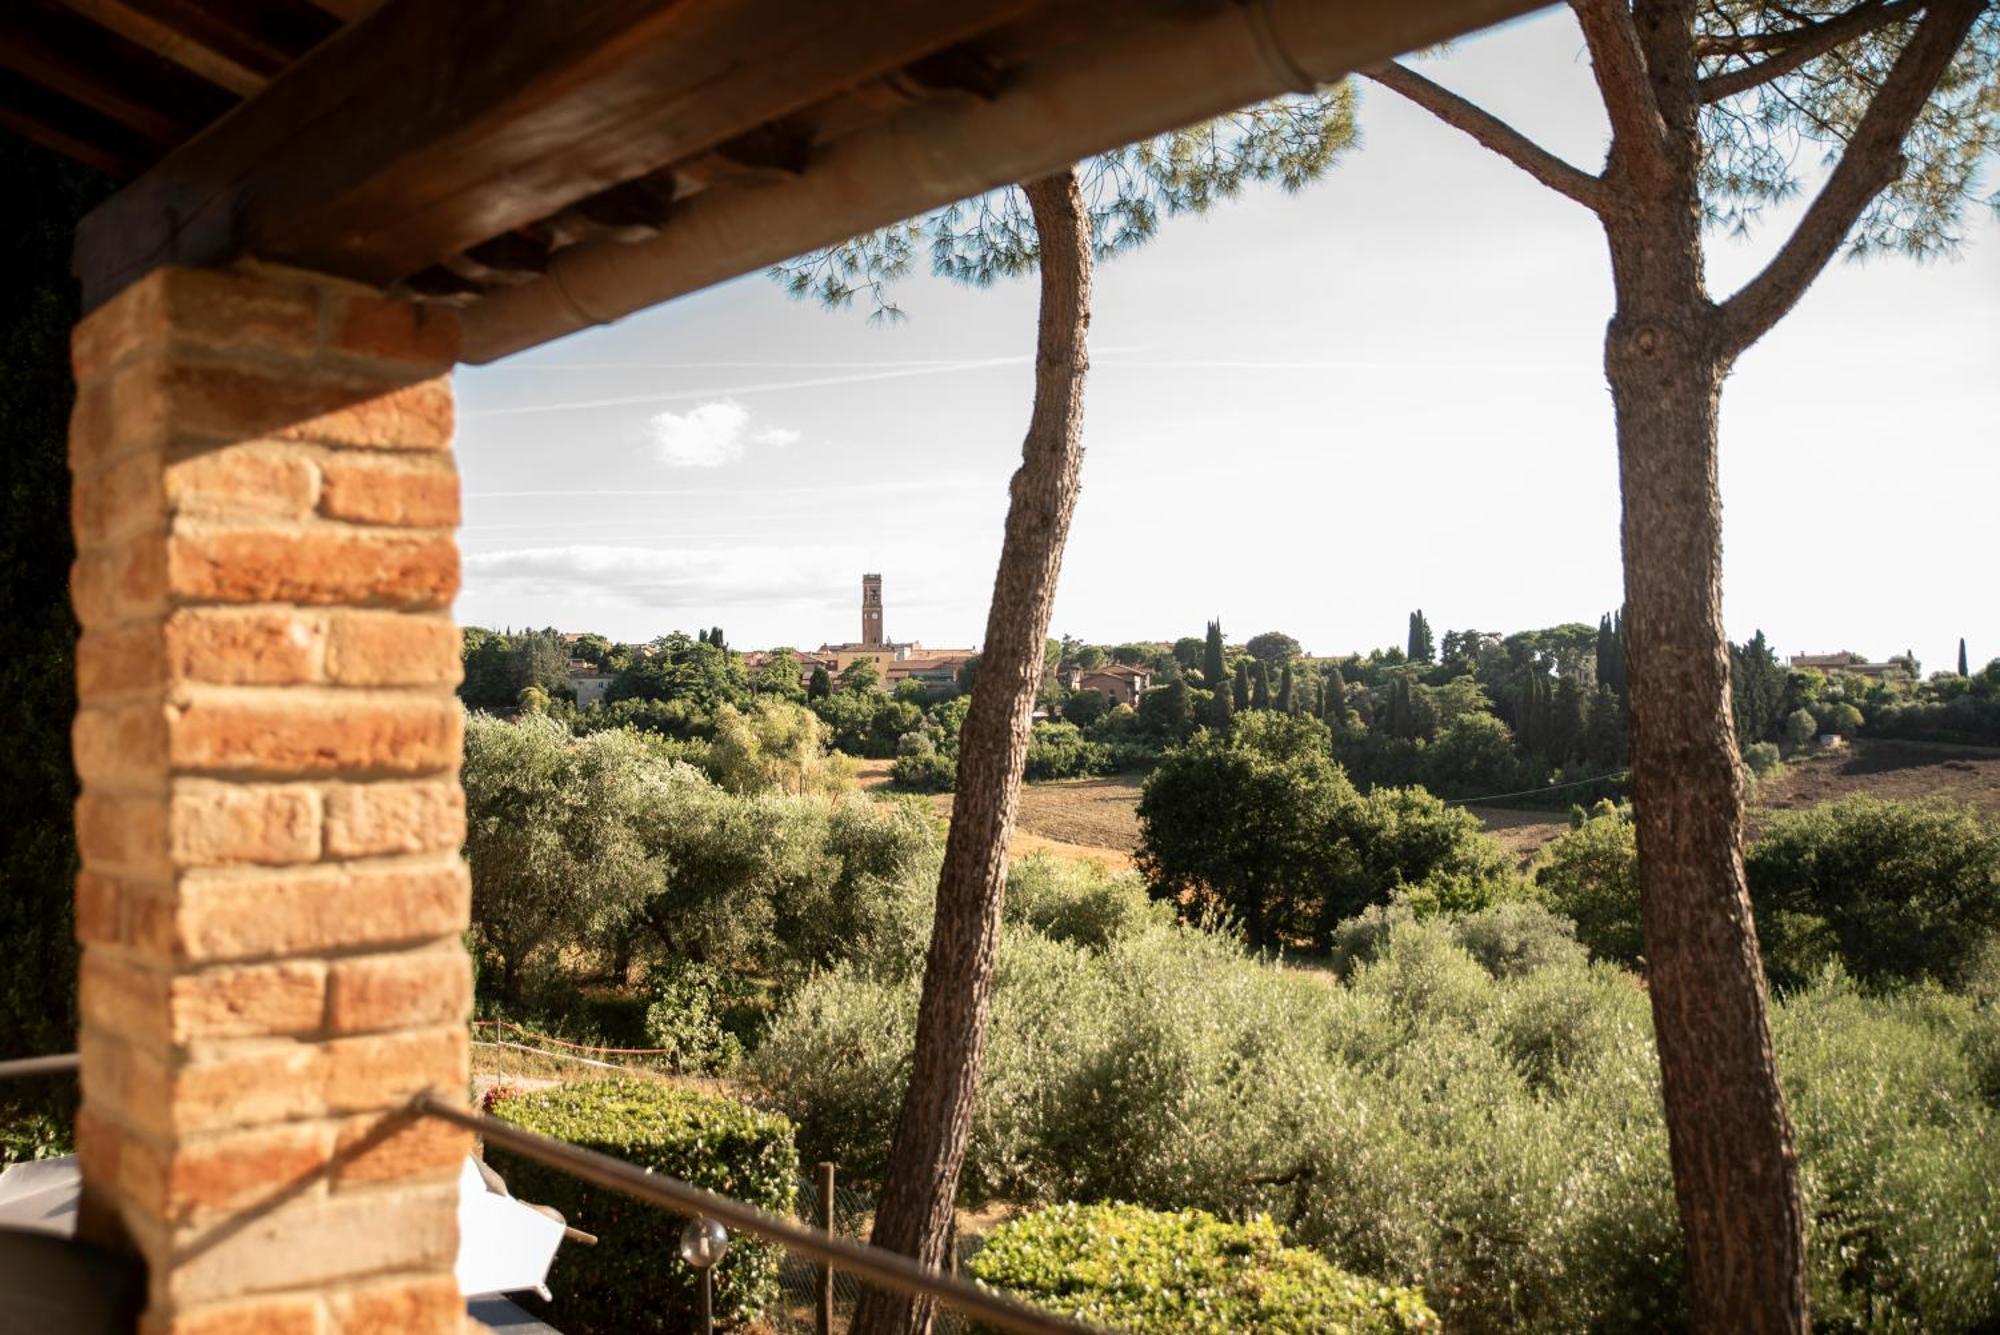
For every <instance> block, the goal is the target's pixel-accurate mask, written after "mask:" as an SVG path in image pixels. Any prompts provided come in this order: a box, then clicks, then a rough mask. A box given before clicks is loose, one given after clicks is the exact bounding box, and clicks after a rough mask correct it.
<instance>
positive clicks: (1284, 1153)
mask: <svg viewBox="0 0 2000 1335" xmlns="http://www.w3.org/2000/svg"><path fill="white" fill-rule="evenodd" d="M1489 913H1491V914H1492V915H1493V917H1492V918H1491V919H1488V918H1486V917H1485V915H1472V916H1470V917H1468V918H1465V919H1452V918H1450V917H1437V918H1432V919H1429V920H1416V919H1413V918H1410V917H1409V916H1408V915H1407V911H1406V910H1401V909H1398V908H1395V907H1389V908H1384V909H1379V910H1372V911H1371V913H1370V914H1369V915H1363V916H1364V917H1365V918H1366V917H1372V918H1374V919H1375V920H1376V921H1377V930H1376V931H1375V932H1374V936H1375V937H1377V938H1379V939H1377V940H1375V941H1374V942H1373V944H1372V945H1371V947H1370V950H1369V954H1368V957H1367V960H1366V962H1362V961H1361V960H1359V959H1357V960H1356V962H1355V963H1354V965H1353V967H1352V969H1351V973H1350V976H1349V978H1348V980H1347V981H1346V982H1345V983H1342V982H1338V981H1334V980H1330V979H1328V978H1327V977H1326V976H1325V975H1324V974H1315V973H1307V972H1304V971H1301V970H1296V969H1290V968H1282V967H1278V966H1275V965H1271V964H1267V963H1262V962H1259V961H1257V960H1254V959H1249V958H1246V957H1245V956H1244V955H1243V954H1242V953H1241V951H1240V950H1239V949H1238V948H1237V947H1236V946H1235V945H1234V944H1233V943H1232V942H1230V941H1229V940H1228V939H1227V938H1224V937H1221V936H1219V935H1217V934H1213V933H1206V932H1201V931H1195V930H1191V929H1188V928H1184V927H1172V928H1145V929H1142V930H1140V931H1137V932H1134V933H1129V934H1127V935H1124V936H1122V937H1119V938H1117V939H1115V940H1114V941H1112V942H1111V943H1110V944H1109V945H1108V946H1107V947H1106V948H1103V949H1101V950H1093V949H1084V948H1080V947H1077V946H1073V945H1067V944H1064V943H1061V942H1057V941H1052V940H1050V939H1048V938H1047V937H1045V936H1043V935H1042V934H1041V933H1040V932H1037V931H1035V930H1033V929H1031V928H1029V927H1027V926H1026V925H1025V924H1024V923H1019V922H1016V923H1014V924H1012V925H1010V926H1009V928H1008V929H1007V931H1006V933H1005V935H1004V936H1003V938H1002V942H1001V950H1000V962H999V968H998V971H997V974H996V982H995V990H994V999H993V1020H992V1028H991V1036H990V1038H989V1048H988V1062H987V1067H986V1071H985V1073H984V1076H983V1077H982V1081H981V1086H980V1091H979V1098H978V1103H977V1106H976V1109H975V1113H974V1118H973V1130H972V1138H971V1145H970V1150H969V1153H968V1156H967V1160H966V1169H965V1179H964V1181H965V1191H966V1194H967V1197H968V1199H972V1200H979V1199H988V1198H991V1197H993V1196H996V1195H997V1196H1001V1197H1004V1198H1006V1199H1013V1200H1031V1201H1044V1202H1049V1201H1058V1200H1065V1199H1068V1200H1106V1199H1116V1200H1124V1201H1131V1202H1134V1203H1137V1204H1140V1205H1144V1206H1147V1207H1150V1208H1155V1209H1173V1210H1178V1209H1186V1208H1194V1209H1205V1210H1209V1211H1211V1212H1215V1213H1217V1214H1222V1215H1226V1216H1229V1217H1241V1216H1242V1215H1243V1214H1244V1213H1246V1212H1259V1211H1261V1212H1265V1213H1268V1214H1271V1215H1272V1216H1274V1217H1276V1218H1280V1219H1283V1220H1285V1221H1287V1230H1288V1232H1289V1234H1290V1235H1291V1236H1292V1237H1293V1238H1294V1239H1295V1240H1296V1241H1297V1242H1298V1243H1299V1244H1300V1245H1302V1246H1307V1247H1311V1248H1313V1249H1315V1250H1317V1251H1319V1252H1320V1253H1321V1254H1322V1255H1324V1256H1325V1257H1326V1258H1327V1259H1328V1260H1330V1261H1331V1262H1333V1263H1334V1264H1335V1265H1337V1266H1339V1267H1341V1268H1342V1269H1344V1270H1347V1271H1350V1272H1352V1273H1355V1274H1362V1275H1371V1276H1376V1277H1378V1278H1380V1279H1383V1280H1385V1281H1388V1282H1391V1283H1401V1282H1410V1283H1415V1284H1418V1285H1421V1287H1422V1290H1423V1292H1424V1294H1425V1295H1426V1297H1427V1299H1428V1301H1429V1302H1430V1303H1431V1304H1432V1305H1433V1306H1435V1307H1436V1309H1437V1310H1438V1312H1439V1313H1440V1314H1441V1316H1442V1317H1443V1318H1444V1320H1445V1322H1446V1323H1447V1325H1448V1326H1449V1327H1450V1328H1452V1329H1465V1330H1475V1331H1477V1330H1498V1329H1523V1330H1539V1331H1572V1330H1599V1331H1620V1330H1623V1331H1641V1330H1658V1329H1671V1328H1674V1327H1676V1326H1678V1325H1680V1324H1682V1323H1683V1322H1684V1321H1685V1313H1684V1311H1683V1308H1682V1303H1681V1269H1680V1267H1681V1260H1680V1257H1681V1240H1680V1233H1679V1228H1678V1224H1677V1221H1676V1215H1675V1208H1674V1196H1673V1183H1672V1178H1671V1176H1670V1174H1669V1170H1668V1162H1667V1148H1666V1133H1665V1128H1664V1126H1663V1123H1662V1121H1661V1117H1660V1111H1659V1109H1660V1103H1659V1098H1660V1095H1659V1074H1658V1064H1657V1057H1656V1055H1655V1053H1654V1050H1653V1045H1652V1042H1651V1036H1652V1028H1651V1015H1650V1012H1649V1008H1648V1005H1647V1000H1646V994H1645V992H1644V990H1643V989H1642V988H1640V987H1638V986H1635V984H1634V980H1633V978H1632V976H1631V975H1630V974H1628V973H1626V972H1624V971H1623V970H1620V969H1618V968H1615V967H1613V966H1610V965H1607V964H1602V963H1596V964H1589V965H1585V964H1581V963H1579V962H1578V961H1577V959H1576V956H1575V951H1574V950H1567V951H1566V950H1564V949H1563V948H1562V947H1561V945H1560V944H1559V938H1560V929H1559V928H1556V929H1555V930H1554V932H1553V933H1550V932H1546V931H1544V930H1542V929H1541V928H1531V927H1530V926H1529V924H1530V923H1531V922H1532V910H1531V909H1528V908H1523V907H1520V906H1514V905H1508V906H1504V907H1503V908H1501V909H1498V910H1489ZM1508 914H1513V915H1519V917H1518V921H1516V922H1514V923H1513V924H1512V925H1511V926H1510V925H1508V924H1506V923H1505V921H1504V917H1503V915H1508ZM1468 924H1476V925H1473V926H1468ZM1546 925H1547V922H1546V920H1544V926H1546ZM1349 929H1350V925H1349V924H1343V925H1342V927H1341V931H1342V932H1343V933H1345V932H1347V931H1349ZM1551 937H1553V938H1555V939H1556V941H1557V943H1556V944H1554V945H1553V946H1552V947H1551V946H1549V944H1548V942H1549V940H1550V939H1551ZM1461 938H1462V939H1464V940H1465V941H1467V942H1468V943H1469V944H1472V945H1473V946H1474V947H1475V948H1477V949H1480V950H1481V951H1483V952H1484V953H1485V958H1484V959H1480V958H1475V957H1474V955H1472V954H1471V953H1469V952H1468V951H1467V949H1466V948H1465V947H1464V946H1462V945H1461V944H1460V940H1461ZM1509 940H1515V941H1519V942H1522V943H1524V944H1523V945H1522V947H1521V948H1519V949H1514V948H1509V947H1508V946H1506V944H1505V943H1506V942H1507V941H1509ZM1496 941H1497V942H1500V943H1501V944H1500V945H1499V946H1497V947H1496V946H1495V945H1494V944H1493V943H1494V942H1496ZM1530 941H1535V942H1541V943H1542V944H1541V945H1538V946H1535V947H1534V948H1529V947H1528V946H1527V945H1526V944H1525V943H1527V942H1530ZM1538 955H1540V956H1544V957H1545V958H1544V962H1542V963H1540V964H1539V965H1537V964H1535V963H1533V962H1532V961H1533V960H1534V959H1535V958H1536V957H1537V956H1538ZM1482 966H1483V967H1482ZM916 994H917V984H916V979H915V977H914V971H912V975H911V976H908V977H906V978H904V979H902V980H899V981H894V982H891V981H888V980H884V979H881V978H868V977H863V976H861V975H859V974H856V973H854V972H852V971H850V970H836V971H834V972H833V973H831V974H826V975H821V976H820V977H819V978H816V979H815V980H814V981H813V982H812V983H810V984H808V985H807V986H806V987H805V988H804V989H803V990H802V991H801V992H800V994H799V995H798V996H797V997H796V998H795V999H794V1001H793V1002H792V1003H791V1004H790V1005H789V1006H788V1007H787V1008H786V1009H785V1011H784V1012H783V1013H782V1014H781V1015H780V1016H779V1018H778V1019H777V1020H776V1022H775V1023H774V1025H773V1029H772V1032H771V1036H770V1038H769V1040H767V1042H766V1044H765V1046H764V1048H763V1049H762V1050H760V1052H759V1053H758V1054H756V1056H754V1057H753V1058H752V1065H753V1068H755V1069H757V1070H759V1072H760V1074H761V1075H762V1077H763V1078H764V1080H765V1081H766V1084H767V1088H768V1089H769V1090H770V1091H771V1094H772V1097H774V1098H776V1099H778V1100H779V1101H780V1102H781V1103H782V1104H783V1105H784V1106H785V1107H786V1109H787V1111H788V1112H792V1113H794V1114H795V1115H796V1116H797V1117H798V1118H799V1123H800V1127H801V1135H802V1137H804V1138H805V1141H806V1144H807V1145H808V1147H809V1149H810V1150H811V1151H812V1152H813V1153H815V1154H817V1153H822V1152H826V1151H828V1150H832V1151H833V1152H831V1153H828V1154H827V1157H835V1158H840V1159H841V1160H842V1161H843V1162H844V1163H854V1164H857V1165H869V1166H877V1165H879V1164H880V1162H881V1158H882V1155H883V1153H884V1151H885V1149H886V1145H887V1142H888V1138H889V1134H890V1131H891V1129H892V1128H893V1126H894V1123H895V1118H896V1113H897V1109H898V1108H899V1106H900V1102H901V1097H902V1088H903V1081H904V1079H905V1072H904V1070H903V1064H904V1063H905V1060H906V1055H907V1053H908V1052H909V1050H910V1041H911V1031H912V1027H913V1024H914V1016H915V1010H916ZM1772 1014H1773V1020H1772V1024H1773V1031H1774V1041H1775V1043H1776V1046H1777V1051H1778V1057H1779V1069H1780V1071H1781V1073H1782V1075H1783V1076H1784V1079H1785V1081H1786V1098H1787V1101H1788V1106H1789V1107H1790V1108H1791V1110H1792V1114H1793V1116H1794V1118H1795V1119H1796V1122H1797V1124H1798V1126H1799V1127H1800V1128H1801V1131H1800V1139H1799V1144H1800V1155H1801V1175H1802V1180H1803V1184H1804V1190H1805V1195H1806V1208H1807V1213H1808V1216H1809V1217H1810V1218H1811V1219H1813V1220H1814V1221H1815V1222H1814V1224H1813V1227H1814V1229H1815V1230H1816V1231H1815V1235H1814V1247H1815V1258H1816V1259H1815V1262H1814V1267H1815V1268H1814V1271H1813V1277H1812V1284H1813V1292H1812V1301H1813V1304H1814V1308H1815V1310H1816V1311H1823V1312H1828V1313H1835V1314H1837V1315H1836V1317H1835V1319H1834V1324H1835V1325H1836V1326H1838V1327H1839V1328H1843V1329H1849V1328H1853V1329H1871V1330H1921V1329H1966V1328H1978V1327H1979V1326H1980V1324H1981V1323H1982V1322H1985V1323H1991V1322H1993V1321H1995V1320H1996V1319H2000V1288H1996V1287H1995V1275H1994V1265H1995V1257H1996V1256H2000V1204H1996V1203H1995V1201H1994V1199H1993V1198H1994V1194H1995V1192H2000V1107H1996V1104H1995V1103H1994V1102H1993V1098H1994V1091H1995V1090H1996V1088H2000V1016H1996V1014H1995V1013H1994V1012H1993V1010H1992V1009H1991V1008H1990V1007H1988V1008H1983V1009H1982V1008H1981V1007H1980V1006H1978V1005H1976V1004H1974V1003H1973V1002H1972V1001H1971V1000H1970V999H1968V998H1964V997H1957V996H1951V995H1946V994H1943V993H1939V992H1935V991H1929V990H1926V991H1921V992H1912V993H1910V994H1908V995H1906V996H1901V997H1895V998H1889V999H1886V1000H1885V999H1879V998H1874V997H1869V996H1866V995H1862V994H1860V993H1858V992H1856V991H1855V989H1854V988H1853V987H1852V986H1851V985H1847V984H1841V983H1838V982H1834V981H1828V982H1820V983H1817V984H1815V985H1814V986H1812V987H1809V988H1807V989H1805V990H1803V991H1801V992H1798V993H1794V994H1792V995H1790V996H1788V997H1785V998H1783V999H1781V1000H1780V1001H1779V1002H1778V1003H1777V1004H1776V1005H1775V1006H1774V1007H1773V1011H1772ZM821 1135H825V1136H828V1137H830V1138H831V1140H832V1142H833V1143H832V1144H829V1143H827V1142H823V1141H822V1140H820V1139H819V1137H820V1136H821ZM855 1171H856V1172H857V1174H858V1175H860V1176H863V1177H866V1176H868V1173H869V1172H870V1171H872V1167H857V1168H856V1170H855Z"/></svg>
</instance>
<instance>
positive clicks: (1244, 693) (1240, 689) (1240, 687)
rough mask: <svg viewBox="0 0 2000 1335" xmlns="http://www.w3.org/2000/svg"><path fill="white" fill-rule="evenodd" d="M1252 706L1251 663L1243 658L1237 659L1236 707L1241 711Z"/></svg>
mask: <svg viewBox="0 0 2000 1335" xmlns="http://www.w3.org/2000/svg"><path fill="white" fill-rule="evenodd" d="M1249 707H1250V665H1249V664H1248V663H1246V662H1245V661H1243V660H1242V659H1240V658H1239V659H1237V660H1236V708H1237V710H1238V711H1239V712H1240V711H1242V710H1245V709H1248V708H1249Z"/></svg>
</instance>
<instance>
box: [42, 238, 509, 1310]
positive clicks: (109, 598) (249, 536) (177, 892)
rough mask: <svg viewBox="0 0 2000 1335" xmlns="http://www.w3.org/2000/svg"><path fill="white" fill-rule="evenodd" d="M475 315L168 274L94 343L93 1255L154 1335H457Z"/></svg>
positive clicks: (89, 339) (84, 502)
mask: <svg viewBox="0 0 2000 1335" xmlns="http://www.w3.org/2000/svg"><path fill="white" fill-rule="evenodd" d="M456 348H457V330H456V325H455V322H454V321H453V320H452V318H451V316H450V315H449V314H443V313H439V312H435V311H429V310H424V309H421V308H417V307H413V306H408V305H404V304H401V303H397V302H392V301H385V300H382V299H380V298H377V297H375V296H373V295H370V294H366V293H363V292H360V291H357V290H351V289H346V288H343V287H340V286H336V285H330V284H321V283H318V282H315V281H310V280H308V279H305V278H303V277H300V276H296V275H287V274H282V273H273V272H257V273H242V274H223V273H214V272H196V271H187V270H168V271H164V272H160V273H156V274H154V275H152V276H151V277H149V278H147V279H145V280H143V281H142V282H140V283H139V284H137V285H135V286H134V287H132V288H131V289H130V290H128V291H126V292H125V293H123V294H122V295H121V296H119V297H118V298H117V299H116V300H114V301H113V302H111V303H110V304H108V305H107V306H105V307H104V308H103V309H101V310H99V311H97V312H96V313H94V314H93V315H92V316H90V317H89V318H88V319H87V320H86V321H85V322H84V323H83V324H82V325H81V326H79V327H78V329H77V331H76V335H75V339H74V344H73V352H74V360H75V365H76V374H77V382H78V396H77V404H76V411H75V416H74V419H73V423H72V430H71V441H70V464H71V469H72V472H73V474H74V483H75V489H74V500H73V522H74V527H75V531H76V537H77V551H78V555H77V562H76V567H75V572H74V577H73V581H72V586H73V597H74V601H75V605H76V609H77V614H78V618H79V620H80V621H81V622H82V624H83V630H84V633H83V638H82V640H81V642H80V644H79V645H78V650H77V688H78V693H79V699H80V709H79V712H78V716H77V722H76V730H75V754H76V765H77V772H78V774H79V776H80V777H81V779H82V784H83V795H82V798H81V800H80V801H79V802H78V804H77V812H76V820H77V832H78V842H79V846H80V849H81V852H82V856H83V871H82V874H81V875H80V876H79V877H78V880H77V890H76V894H77V898H76V904H77V933H78V936H79V937H80V938H81V940H82V941H83V945H84V959H83V965H82V976H81V980H80V993H81V1008H82V1013H83V1023H82V1033H81V1038H80V1042H81V1048H82V1052H83V1062H84V1073H83V1095H84V1103H83V1111H82V1113H81V1115H80V1116H79V1118H78V1128H77V1129H78V1143H79V1147H80V1152H81V1154H82V1158H83V1164H84V1175H85V1181H86V1199H85V1221H84V1227H85V1230H86V1231H87V1232H90V1233H92V1234H95V1235H97V1236H99V1237H111V1238H117V1239H120V1240H122V1241H125V1242H126V1243H128V1244H129V1245H133V1246H135V1247H136V1248H137V1249H138V1250H139V1251H140V1252H141V1253H142V1254H143V1255H144V1256H145V1257H146V1259H147V1261H148V1264H149V1267H150V1270H151V1277H152V1282H151V1294H152V1306H151V1309H150V1312H149V1315H148V1330H149V1331H151V1332H155V1335H164V1333H165V1332H173V1333H174V1335H224V1333H225V1332H239V1331H241V1332H249V1331H257V1332H260V1333H273V1332H274V1333H276V1335H292V1333H293V1332H297V1335H348V1333H351V1332H361V1331H371V1332H373V1331H384V1332H387V1331H395V1332H419V1333H420V1332H429V1331H443V1330H454V1331H455V1330H457V1329H459V1327H460V1324H461V1321H462V1310H463V1309H462V1306H461V1304H460V1301H459V1298H458V1294H457V1290H456V1288H455V1287H454V1286H453V1283H452V1280H451V1274H450V1270H451V1263H452V1258H453V1255H454V1251H455V1247H456V1214H455V1204H454V1202H455V1193H454V1180H455V1176H456V1172H457V1165H458V1163H459V1160H460V1159H461V1158H462V1156H463V1155H464V1153H465V1152H466V1149H467V1144H466V1140H465V1137H464V1136H463V1135H462V1134H461V1133H459V1132H457V1131H455V1130H452V1129H451V1128H448V1127H444V1126H442V1125H440V1124H438V1123H435V1122H418V1121H412V1120H410V1119H408V1118H407V1117H405V1116H403V1115H401V1114H400V1113H399V1112H398V1111H397V1109H398V1108H399V1107H400V1106H401V1105H402V1104H403V1103H404V1102H405V1101H406V1100H407V1098H408V1096H409V1095H410V1094H412V1093H414V1092H415V1091H417V1090H419V1089H422V1088H425V1087H432V1088H436V1089H439V1090H441V1091H446V1092H449V1093H451V1094H454V1095H461V1096H462V1095H463V1093H464V1091H465V1070H466V1028H465V1018H466V1012H467V1009H468V1007H469V1005H470V1000H471V974H470V967H469V963H468V961H467V958H466V955H465V952H464V950H463V948H462V947H461V945H460V937H459V934H460V933H461V932H462V931H463V930H464V928H465V926H466V921H467V910H468V896H469V886H468V880H467V876H466V871H465V868H464V866H463V864H462V862H461V860H460V857H459V852H458V850H459V846H460V844H461V842H462V838H463V833H464V823H465V810H464V798H463V795H462V793H461V791H460V788H459V784H458V773H457V771H458V762H459V748H460V738H461V732H462V724H461V715H460V710H459V706H458V702H457V700H456V699H455V698H454V696H453V693H452V691H453V687H454V686H455V685H456V683H457V681H458V676H459V652H458V634H457V631H456V629H455V627H454V626H453V624H452V621H451V617H450V611H449V606H450V601H451V598H452V596H453V594H454V593H455V592H456V590H457V587H458V551H457V546H456V543H455V540H454V536H453V528H454V526H455V525H456V524H457V522H458V478H457V474H456V472H455V470H454V468H453V465H452V459H451V454H450V442H451V430H452V401H451V389H450V384H449V381H448V379H447V375H446V373H447V372H448V369H449V367H450V365H451V362H452V360H453V358H454V356H455V353H456Z"/></svg>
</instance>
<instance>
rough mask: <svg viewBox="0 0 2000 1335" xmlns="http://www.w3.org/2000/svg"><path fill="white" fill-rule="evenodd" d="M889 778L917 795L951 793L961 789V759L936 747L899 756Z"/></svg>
mask: <svg viewBox="0 0 2000 1335" xmlns="http://www.w3.org/2000/svg"><path fill="white" fill-rule="evenodd" d="M889 777H890V778H891V779H893V780H895V783H896V786H897V787H898V788H907V789H909V790H910V791H911V792H913V793H948V792H950V791H951V790H952V789H953V788H956V787H957V786H958V757H957V756H956V755H955V754H953V753H951V752H948V751H940V750H938V749H937V748H936V747H932V748H931V749H930V750H928V751H912V752H910V753H908V754H905V755H898V756H897V757H896V763H895V764H893V765H891V766H890V767H889Z"/></svg>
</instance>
